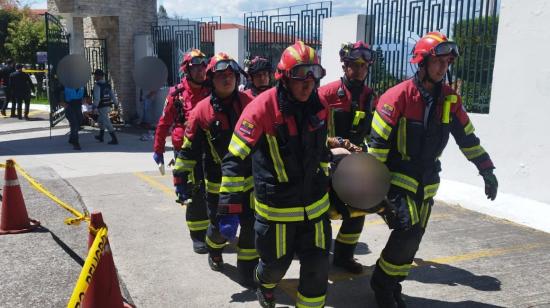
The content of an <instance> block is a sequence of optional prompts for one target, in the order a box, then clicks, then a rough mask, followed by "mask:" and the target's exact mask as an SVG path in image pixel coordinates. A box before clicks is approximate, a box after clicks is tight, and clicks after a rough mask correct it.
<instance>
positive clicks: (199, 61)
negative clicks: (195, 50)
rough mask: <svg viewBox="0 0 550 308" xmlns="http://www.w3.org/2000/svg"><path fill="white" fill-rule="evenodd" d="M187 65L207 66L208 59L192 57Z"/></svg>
mask: <svg viewBox="0 0 550 308" xmlns="http://www.w3.org/2000/svg"><path fill="white" fill-rule="evenodd" d="M189 64H191V65H207V64H208V58H205V57H193V58H191V61H189Z"/></svg>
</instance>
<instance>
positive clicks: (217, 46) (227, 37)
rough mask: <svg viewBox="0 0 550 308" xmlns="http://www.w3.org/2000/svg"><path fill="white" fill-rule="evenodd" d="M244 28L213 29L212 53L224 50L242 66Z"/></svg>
mask: <svg viewBox="0 0 550 308" xmlns="http://www.w3.org/2000/svg"><path fill="white" fill-rule="evenodd" d="M244 51H245V46H244V29H225V30H216V31H214V53H215V54H217V53H218V52H226V53H228V54H229V55H230V56H232V57H233V59H235V61H237V63H239V65H240V66H241V67H242V66H243V62H244V56H245V55H244Z"/></svg>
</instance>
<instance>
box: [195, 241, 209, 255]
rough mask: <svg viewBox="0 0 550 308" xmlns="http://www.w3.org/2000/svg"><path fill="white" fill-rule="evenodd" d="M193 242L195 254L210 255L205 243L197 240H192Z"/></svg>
mask: <svg viewBox="0 0 550 308" xmlns="http://www.w3.org/2000/svg"><path fill="white" fill-rule="evenodd" d="M192 240H193V251H194V252H195V253H198V254H201V255H202V254H206V253H208V248H207V247H206V243H205V242H201V241H199V240H195V239H192Z"/></svg>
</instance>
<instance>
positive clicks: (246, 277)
mask: <svg viewBox="0 0 550 308" xmlns="http://www.w3.org/2000/svg"><path fill="white" fill-rule="evenodd" d="M257 264H258V260H250V261H244V260H237V270H238V271H239V279H240V281H239V282H240V283H241V285H242V286H243V287H247V288H254V286H255V283H254V273H255V269H256V265H257Z"/></svg>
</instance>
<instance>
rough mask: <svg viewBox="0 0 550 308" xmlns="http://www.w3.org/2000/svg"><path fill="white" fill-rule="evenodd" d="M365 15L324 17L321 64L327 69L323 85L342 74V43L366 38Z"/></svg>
mask: <svg viewBox="0 0 550 308" xmlns="http://www.w3.org/2000/svg"><path fill="white" fill-rule="evenodd" d="M365 21H366V16H365V15H358V14H353V15H345V16H338V17H331V18H325V19H323V54H322V57H321V65H322V66H323V67H324V68H325V70H326V71H327V75H326V76H325V78H323V79H322V80H321V85H324V84H327V83H329V82H332V81H334V80H337V79H339V78H340V77H341V76H342V73H343V72H342V63H340V56H339V55H338V52H339V51H340V48H341V47H342V44H344V43H348V42H357V41H358V40H364V39H365Z"/></svg>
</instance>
